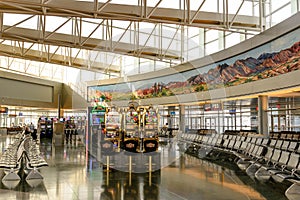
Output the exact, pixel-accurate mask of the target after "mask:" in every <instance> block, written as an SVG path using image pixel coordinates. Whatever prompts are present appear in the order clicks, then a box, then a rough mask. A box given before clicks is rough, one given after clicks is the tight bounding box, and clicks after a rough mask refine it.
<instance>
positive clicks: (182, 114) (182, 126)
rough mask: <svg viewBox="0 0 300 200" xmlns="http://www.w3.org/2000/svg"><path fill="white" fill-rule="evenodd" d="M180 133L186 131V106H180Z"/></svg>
mask: <svg viewBox="0 0 300 200" xmlns="http://www.w3.org/2000/svg"><path fill="white" fill-rule="evenodd" d="M179 131H181V132H184V131H185V107H184V105H180V106H179Z"/></svg>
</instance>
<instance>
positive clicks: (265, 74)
mask: <svg viewBox="0 0 300 200" xmlns="http://www.w3.org/2000/svg"><path fill="white" fill-rule="evenodd" d="M299 59H300V29H297V30H295V31H293V32H291V33H288V34H286V35H284V36H282V37H280V38H279V39H276V40H273V41H271V42H269V43H267V44H265V45H262V46H260V47H257V48H255V49H252V50H250V51H248V52H246V53H243V54H240V55H238V56H234V57H232V58H229V59H226V60H223V61H220V62H216V63H213V64H210V65H207V66H204V67H200V68H197V67H198V66H197V65H196V64H194V66H195V68H196V69H193V70H189V71H185V72H181V73H174V74H173V75H168V76H162V77H157V78H153V79H147V80H143V81H136V82H130V81H128V82H125V83H116V84H112V85H101V86H90V87H88V100H89V101H94V100H95V99H98V98H99V97H101V98H102V99H103V100H106V101H111V100H130V99H144V98H153V97H162V96H173V95H180V94H186V93H192V92H201V91H207V90H211V89H217V88H222V87H229V86H234V85H239V84H243V83H248V82H251V81H257V80H260V79H265V78H269V77H273V76H278V75H280V74H284V73H288V72H290V71H295V70H298V69H299V67H300V60H299ZM193 63H196V62H192V64H193Z"/></svg>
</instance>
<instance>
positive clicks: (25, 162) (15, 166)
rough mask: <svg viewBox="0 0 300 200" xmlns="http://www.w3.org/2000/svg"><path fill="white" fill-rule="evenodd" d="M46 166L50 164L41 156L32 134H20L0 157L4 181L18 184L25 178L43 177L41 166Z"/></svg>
mask: <svg viewBox="0 0 300 200" xmlns="http://www.w3.org/2000/svg"><path fill="white" fill-rule="evenodd" d="M44 166H48V164H47V162H46V161H45V160H44V158H43V157H41V155H40V150H39V146H38V145H37V144H36V141H34V140H33V139H32V137H31V136H30V135H25V134H24V133H23V134H20V135H18V137H17V138H16V139H15V140H14V141H13V142H12V144H10V145H9V146H8V147H7V149H6V151H4V153H3V155H2V156H1V158H0V168H2V169H3V171H4V176H3V177H2V182H3V183H5V182H6V183H7V182H9V181H15V182H16V184H15V186H16V185H17V184H18V183H19V182H20V180H21V179H23V178H25V180H26V181H30V180H37V179H43V176H42V175H41V173H40V172H39V168H41V167H44ZM22 172H24V173H22Z"/></svg>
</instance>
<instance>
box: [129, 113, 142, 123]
mask: <svg viewBox="0 0 300 200" xmlns="http://www.w3.org/2000/svg"><path fill="white" fill-rule="evenodd" d="M138 120H139V115H138V113H137V112H135V111H130V112H128V113H126V123H138Z"/></svg>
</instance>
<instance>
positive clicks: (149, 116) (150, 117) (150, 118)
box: [145, 111, 158, 123]
mask: <svg viewBox="0 0 300 200" xmlns="http://www.w3.org/2000/svg"><path fill="white" fill-rule="evenodd" d="M145 121H146V123H157V122H158V118H157V114H156V112H153V111H150V112H147V113H146V115H145Z"/></svg>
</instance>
